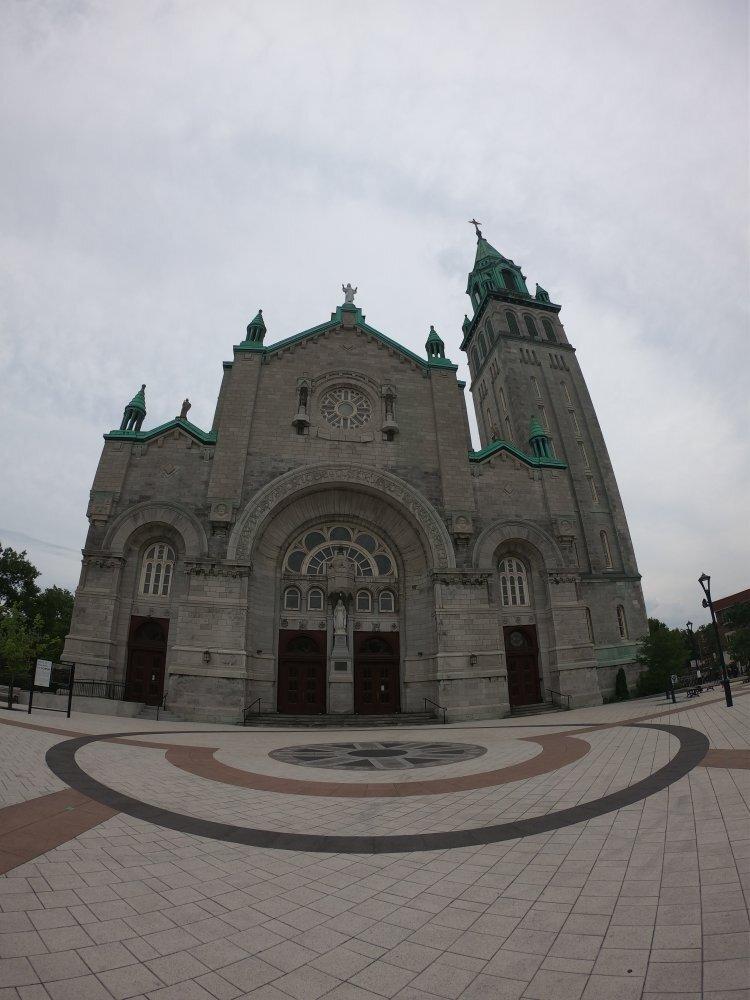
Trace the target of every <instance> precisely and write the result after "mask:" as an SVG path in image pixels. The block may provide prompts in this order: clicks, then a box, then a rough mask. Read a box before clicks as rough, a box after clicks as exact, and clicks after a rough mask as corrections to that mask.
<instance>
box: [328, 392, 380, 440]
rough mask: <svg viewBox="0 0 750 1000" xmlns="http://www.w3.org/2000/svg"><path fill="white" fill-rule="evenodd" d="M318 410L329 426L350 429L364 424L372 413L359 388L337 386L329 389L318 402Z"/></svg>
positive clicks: (368, 402)
mask: <svg viewBox="0 0 750 1000" xmlns="http://www.w3.org/2000/svg"><path fill="white" fill-rule="evenodd" d="M320 412H321V413H322V414H323V419H324V420H325V421H326V422H327V423H329V424H330V425H331V427H340V428H341V429H342V430H352V429H353V428H356V427H362V426H363V425H364V424H366V423H367V422H368V421H369V419H370V415H371V413H372V407H371V406H370V401H369V399H368V398H367V396H365V394H364V393H363V392H360V391H359V389H350V388H349V387H348V386H339V387H338V388H337V389H329V390H328V392H326V393H325V394H324V396H323V398H322V400H321V402H320Z"/></svg>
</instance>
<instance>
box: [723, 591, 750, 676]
mask: <svg viewBox="0 0 750 1000" xmlns="http://www.w3.org/2000/svg"><path fill="white" fill-rule="evenodd" d="M723 619H724V620H723V624H724V629H725V631H726V633H727V640H726V641H727V650H728V651H729V654H730V656H731V657H732V659H733V660H734V661H735V662H736V663H740V664H742V665H743V666H747V665H749V664H750V602H748V603H745V604H738V605H737V606H736V607H734V608H729V609H728V610H727V611H726V612H725V613H724V616H723Z"/></svg>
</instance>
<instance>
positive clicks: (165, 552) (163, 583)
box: [141, 542, 174, 597]
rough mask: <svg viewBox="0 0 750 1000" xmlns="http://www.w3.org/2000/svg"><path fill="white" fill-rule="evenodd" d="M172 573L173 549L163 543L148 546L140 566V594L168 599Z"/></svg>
mask: <svg viewBox="0 0 750 1000" xmlns="http://www.w3.org/2000/svg"><path fill="white" fill-rule="evenodd" d="M173 571H174V549H173V548H172V547H171V545H167V544H166V543H165V542H156V543H155V544H154V545H150V546H149V547H148V548H147V549H146V552H145V553H144V556H143V564H142V566H141V593H142V594H144V595H145V596H148V597H169V591H170V588H171V586H172V575H173Z"/></svg>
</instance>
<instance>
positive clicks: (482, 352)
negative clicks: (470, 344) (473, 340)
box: [478, 333, 487, 361]
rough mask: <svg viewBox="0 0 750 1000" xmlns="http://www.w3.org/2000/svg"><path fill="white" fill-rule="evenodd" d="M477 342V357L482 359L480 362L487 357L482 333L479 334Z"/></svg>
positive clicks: (485, 343) (485, 342)
mask: <svg viewBox="0 0 750 1000" xmlns="http://www.w3.org/2000/svg"><path fill="white" fill-rule="evenodd" d="M478 342H479V357H480V358H481V359H482V361H484V359H485V358H486V357H487V341H486V340H485V339H484V334H483V333H480V334H479V338H478Z"/></svg>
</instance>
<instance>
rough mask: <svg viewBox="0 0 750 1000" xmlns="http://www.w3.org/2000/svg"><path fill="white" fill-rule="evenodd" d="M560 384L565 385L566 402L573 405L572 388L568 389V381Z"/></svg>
mask: <svg viewBox="0 0 750 1000" xmlns="http://www.w3.org/2000/svg"><path fill="white" fill-rule="evenodd" d="M560 385H561V386H562V387H563V392H564V393H565V402H566V403H568V404H569V405H570V406H572V405H573V400H572V399H571V398H570V390H569V389H568V383H567V382H561V383H560Z"/></svg>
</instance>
